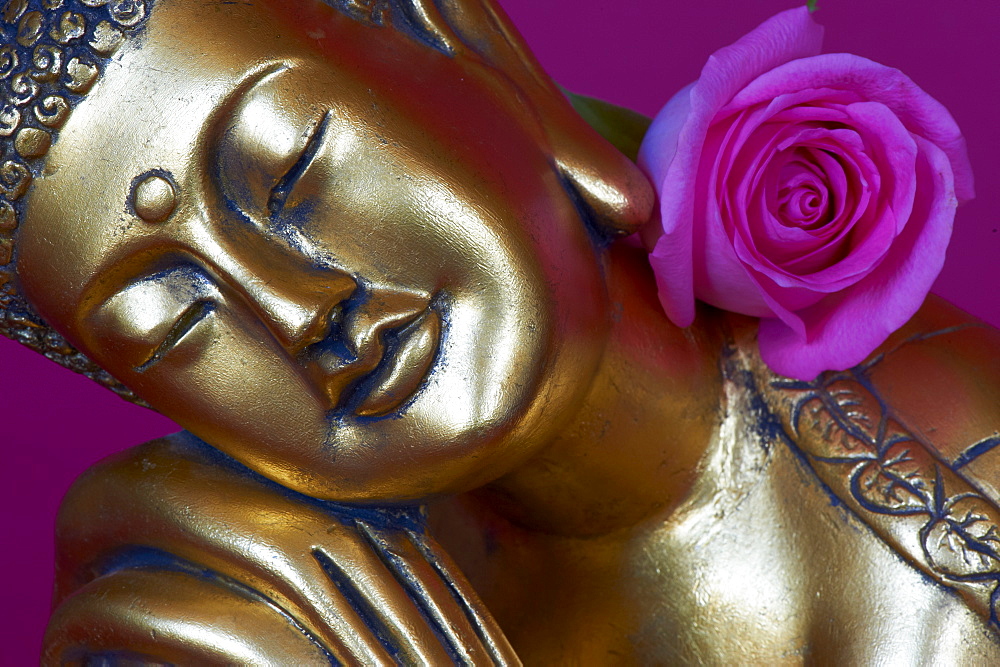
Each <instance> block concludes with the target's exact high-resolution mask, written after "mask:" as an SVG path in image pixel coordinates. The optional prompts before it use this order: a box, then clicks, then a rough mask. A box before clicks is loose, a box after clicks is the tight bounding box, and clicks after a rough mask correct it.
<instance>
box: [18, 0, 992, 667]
mask: <svg viewBox="0 0 1000 667" xmlns="http://www.w3.org/2000/svg"><path fill="white" fill-rule="evenodd" d="M0 20H2V21H3V27H4V30H5V31H6V32H5V33H4V34H5V35H15V37H13V38H12V41H11V43H10V44H9V45H8V46H5V47H3V49H2V50H0V64H3V63H7V65H8V66H9V67H8V68H7V70H6V73H4V72H0V75H2V76H4V77H10V78H9V79H8V81H7V84H5V85H6V88H5V89H4V91H5V92H4V94H5V96H6V97H5V104H6V106H5V107H4V108H3V109H2V110H0V122H3V123H4V124H5V125H4V127H5V128H6V129H5V131H4V132H5V133H0V134H2V140H3V141H4V150H5V153H4V155H5V158H4V159H5V161H4V163H3V164H2V165H0V180H2V192H0V195H2V201H0V234H2V236H0V249H2V250H3V253H4V255H3V256H2V257H0V283H2V285H3V289H4V292H3V295H2V298H3V300H2V302H0V305H2V307H3V310H2V313H3V314H2V317H0V330H2V331H3V332H4V333H5V334H7V335H9V336H11V337H13V338H15V339H18V340H20V341H21V342H24V343H26V344H28V345H31V346H33V347H35V348H36V349H39V350H40V351H42V352H43V353H45V354H46V355H47V356H49V357H50V358H53V359H55V360H56V361H60V362H62V363H64V364H65V365H68V366H70V367H72V368H74V369H76V370H79V371H81V372H85V373H87V374H89V375H90V376H92V377H93V378H94V379H96V380H98V381H101V382H103V383H105V384H107V385H108V386H110V387H112V388H114V389H116V390H117V391H119V393H121V394H122V395H124V396H125V397H127V398H130V399H132V400H136V401H139V402H143V403H146V404H148V405H149V406H151V407H153V408H155V409H156V410H158V411H160V412H161V413H163V414H164V415H167V416H169V417H170V418H172V419H174V420H175V421H177V422H178V423H179V424H181V425H182V426H183V427H184V428H185V429H186V432H184V433H180V434H177V435H174V436H170V437H167V438H164V439H161V440H157V441H154V442H150V443H147V444H145V445H141V446H139V447H136V448H134V449H132V450H130V451H127V452H124V453H123V454H121V455H118V456H115V457H112V458H111V459H108V460H107V461H105V462H103V463H101V464H100V465H98V466H96V467H95V468H94V469H93V470H91V471H90V472H89V473H88V474H87V475H85V476H84V477H83V478H81V480H80V481H79V482H78V483H77V484H76V485H75V487H74V488H73V490H71V492H70V494H69V495H68V496H67V498H66V500H65V502H64V506H63V509H62V511H61V514H60V519H59V525H58V529H57V541H58V563H57V582H56V592H55V612H54V614H53V618H52V621H51V624H50V627H49V630H48V633H47V637H46V653H45V656H44V661H45V662H46V664H61V663H70V664H76V663H79V664H91V663H95V664H117V663H123V664H132V663H135V662H139V663H154V664H162V663H181V664H190V663H197V664H202V663H228V664H231V663H241V664H242V663H246V664H329V663H335V664H341V663H343V664H354V663H363V664H394V663H404V664H411V663H415V664H438V663H451V662H459V663H471V664H491V663H495V664H516V663H518V662H519V661H524V662H525V663H528V664H551V663H568V664H590V663H596V664H603V663H641V664H646V663H672V662H682V663H733V662H744V663H745V662H761V663H781V662H785V663H795V662H802V661H805V660H809V661H821V662H823V661H829V662H851V663H853V662H876V661H885V660H888V659H890V658H891V659H893V660H894V661H900V662H934V661H948V662H968V663H987V662H994V661H996V660H998V659H1000V643H998V636H997V632H998V628H997V612H996V605H997V602H996V601H997V598H998V597H1000V588H998V585H1000V534H998V533H997V524H998V522H1000V510H998V505H997V502H998V499H1000V496H998V492H997V485H996V482H995V480H996V479H997V478H998V475H997V470H998V466H1000V462H998V461H997V460H996V457H997V456H1000V448H995V447H994V445H996V444H1000V438H998V436H997V430H998V428H1000V409H998V406H1000V354H998V350H1000V333H998V332H997V331H996V330H994V329H991V328H989V327H987V326H986V325H984V324H982V323H979V322H977V321H975V320H973V319H971V318H969V317H968V316H966V315H964V314H963V313H961V312H959V311H957V310H956V309H954V308H952V307H950V306H948V305H947V304H945V303H943V302H941V301H938V300H934V299H931V300H929V301H928V303H927V304H926V306H925V307H924V308H923V310H922V311H921V312H920V313H919V314H918V315H917V316H916V317H915V318H914V319H913V320H912V321H911V322H910V323H909V324H908V325H907V326H906V327H904V328H903V329H902V330H900V331H899V332H897V333H896V334H895V335H894V336H893V337H892V338H890V340H889V341H887V342H886V344H885V345H883V346H882V348H880V349H879V350H878V351H877V352H876V353H875V355H874V356H873V357H872V358H870V359H869V361H867V362H866V363H865V364H864V365H862V366H859V367H857V368H855V369H852V370H850V371H845V372H841V373H826V374H823V375H821V376H820V377H819V378H817V379H816V380H815V381H813V382H793V381H789V380H787V379H785V378H780V377H777V376H774V375H773V374H771V373H770V372H769V371H768V370H767V368H766V367H765V366H764V365H763V364H762V363H761V362H760V360H759V357H758V355H757V352H756V342H755V338H754V336H755V327H754V322H753V321H752V320H751V319H750V318H745V317H742V316H737V315H732V314H726V313H722V312H719V311H716V310H713V309H711V308H708V307H704V308H703V309H702V311H700V313H699V316H698V318H697V320H696V323H695V324H694V326H692V327H691V328H689V329H686V330H681V329H678V328H676V327H674V326H672V325H671V324H670V323H669V321H668V320H667V319H666V316H665V315H664V314H663V313H662V311H661V309H660V306H659V304H658V302H657V299H656V294H655V285H654V281H653V279H652V274H651V273H650V270H649V268H648V266H647V264H646V263H645V260H644V257H643V254H644V253H643V251H642V250H641V249H638V248H635V247H633V246H631V245H629V244H627V243H621V242H614V239H615V238H617V237H620V236H622V235H626V234H629V233H631V232H633V231H635V230H636V229H637V228H638V227H639V226H640V225H641V224H642V223H644V222H645V221H646V220H647V218H648V217H649V215H650V211H651V208H652V204H653V194H652V192H651V190H650V186H649V185H648V183H647V181H646V179H645V177H644V176H643V175H642V174H641V173H640V172H639V171H638V170H637V168H636V167H635V166H634V164H632V162H631V161H630V160H629V159H628V158H627V157H626V156H625V155H623V154H622V153H620V152H619V151H618V150H617V149H616V148H614V147H613V146H612V145H611V144H610V143H608V142H607V141H606V140H605V139H603V138H602V137H601V136H600V135H599V134H598V133H597V132H595V131H594V130H593V129H592V128H591V127H589V126H588V125H587V124H586V123H585V122H584V121H583V120H582V119H581V117H580V116H579V115H577V113H576V112H575V111H574V109H573V107H572V106H571V105H570V102H569V101H568V100H567V98H566V97H565V96H564V95H563V94H562V93H561V92H560V91H559V89H558V88H557V87H556V86H555V85H554V84H553V83H552V82H551V81H550V80H549V79H548V78H547V77H546V76H545V74H544V73H543V72H541V71H540V69H539V67H538V65H537V63H536V62H535V61H534V60H533V58H532V57H531V55H530V53H529V52H528V51H527V49H526V47H525V46H524V44H523V43H522V42H521V41H520V39H519V37H518V35H517V33H516V31H515V29H514V28H513V26H511V25H510V24H509V22H508V21H507V19H506V18H505V16H504V15H503V13H502V11H501V10H500V9H499V8H498V7H497V6H496V4H495V3H494V2H493V1H492V0H443V1H431V0H327V1H325V2H324V1H321V0H258V1H257V2H252V3H250V2H238V3H237V2H220V3H208V4H206V3H204V2H195V1H193V0H157V1H156V2H155V3H153V2H145V1H144V0H112V1H111V2H107V0H8V1H7V2H6V4H5V5H4V6H3V9H2V10H0ZM4 58H6V60H4ZM591 111H592V112H593V113H595V114H597V115H598V116H599V115H600V114H611V113H614V112H613V110H609V109H605V108H603V107H600V106H597V107H594V108H593V109H591ZM928 379H933V386H932V385H930V384H929V383H928ZM102 661H103V662H102Z"/></svg>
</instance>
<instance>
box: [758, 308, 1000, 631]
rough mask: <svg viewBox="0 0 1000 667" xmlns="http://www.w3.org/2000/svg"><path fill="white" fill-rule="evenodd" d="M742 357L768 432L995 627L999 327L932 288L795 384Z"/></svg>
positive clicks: (998, 600)
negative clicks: (881, 335)
mask: <svg viewBox="0 0 1000 667" xmlns="http://www.w3.org/2000/svg"><path fill="white" fill-rule="evenodd" d="M750 363H751V365H752V366H755V368H754V371H755V372H754V377H755V378H756V384H757V386H758V387H759V388H760V395H761V397H762V398H763V401H764V403H763V404H762V406H761V408H762V409H761V414H762V415H764V419H765V422H764V424H765V426H766V427H768V428H769V429H770V431H768V432H770V433H773V435H774V436H775V437H777V438H780V439H782V440H784V441H785V442H786V443H788V444H789V446H791V447H792V449H793V450H794V451H795V452H796V453H797V454H798V455H799V458H800V460H801V461H802V463H803V464H804V465H806V466H807V467H808V468H809V469H811V471H812V472H813V473H814V474H815V475H816V476H817V477H818V479H819V480H820V481H821V482H822V483H823V486H824V487H825V488H826V490H827V492H828V493H830V494H831V495H832V496H834V497H835V498H836V500H837V503H838V504H841V505H843V506H844V507H846V508H847V509H849V510H851V511H852V512H853V513H854V514H855V515H856V516H857V517H858V518H860V519H861V520H862V521H863V522H865V523H866V524H868V526H869V527H870V528H872V530H873V531H874V533H875V534H876V535H878V536H879V537H880V538H881V539H882V540H883V541H884V542H885V543H886V544H887V545H888V546H889V547H890V548H892V549H893V550H894V551H895V552H896V553H897V554H899V555H900V556H902V557H903V558H904V559H905V560H906V561H909V562H910V563H911V564H912V565H913V566H915V567H916V568H917V569H919V570H921V571H923V572H924V573H925V574H926V575H928V576H929V577H930V578H931V579H933V580H935V581H937V582H938V583H940V584H941V585H943V586H945V587H947V588H951V589H952V590H954V591H955V592H956V593H958V594H959V595H960V596H961V597H962V598H964V599H965V601H966V602H967V603H968V604H969V605H970V607H972V608H973V609H975V610H976V611H978V612H979V613H980V614H981V615H982V616H983V617H984V618H985V619H987V620H988V622H989V623H991V625H992V626H993V628H994V630H998V629H1000V628H998V626H997V624H996V619H997V618H998V616H997V614H998V611H1000V610H998V604H1000V331H997V330H996V329H994V328H992V327H990V326H988V325H987V324H985V323H983V322H981V321H979V320H976V319H975V318H973V317H971V316H969V315H968V314H966V313H963V312H962V311H960V310H958V309H957V308H955V307H953V306H951V305H949V304H947V303H946V302H944V301H942V300H941V299H937V298H933V297H932V298H930V299H928V301H927V303H926V304H925V305H924V307H923V308H922V309H921V310H920V312H919V313H917V315H915V316H914V317H913V318H912V319H911V320H910V322H909V323H907V325H906V326H905V327H903V328H902V329H901V330H900V331H898V332H896V333H895V334H894V335H893V336H892V337H891V338H890V339H889V340H888V341H886V343H885V344H884V345H882V346H881V347H880V348H879V350H877V351H876V353H875V354H874V355H873V356H872V357H871V358H869V359H868V360H867V361H866V362H864V363H862V364H860V365H859V366H856V367H854V368H851V369H848V370H846V371H838V372H827V373H822V374H821V375H820V376H819V377H817V378H816V379H814V380H812V381H809V382H804V381H797V380H790V379H787V378H781V377H776V376H774V375H773V374H770V373H769V372H768V371H767V369H766V368H764V367H763V366H762V365H761V364H760V362H759V360H756V359H753V360H751V362H750Z"/></svg>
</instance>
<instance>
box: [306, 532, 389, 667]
mask: <svg viewBox="0 0 1000 667" xmlns="http://www.w3.org/2000/svg"><path fill="white" fill-rule="evenodd" d="M312 555H313V558H315V559H316V562H317V563H319V566H320V567H321V568H322V569H323V571H324V572H326V575H327V576H328V577H330V581H331V582H333V585H334V586H335V587H336V588H337V590H338V591H340V594H341V595H343V596H344V599H345V600H347V603H348V604H349V605H350V606H351V609H353V610H354V611H355V612H357V614H358V617H359V618H360V619H361V622H362V623H364V624H365V626H366V627H367V628H368V630H369V631H371V633H372V634H373V635H375V638H376V639H378V642H379V643H380V644H381V645H382V648H384V649H385V650H386V652H387V653H388V654H389V655H390V656H392V659H393V661H394V662H396V663H397V664H402V662H401V660H400V655H399V654H400V650H399V647H398V646H397V645H396V644H395V643H394V638H393V636H392V633H391V632H390V630H389V627H388V626H387V625H386V624H385V621H383V620H382V618H381V617H380V616H379V614H378V611H377V610H376V609H375V607H374V606H373V605H372V603H371V602H369V600H368V599H367V598H366V597H365V596H364V595H362V593H361V591H360V590H358V587H357V586H355V585H354V582H353V581H351V579H350V577H348V576H347V575H346V574H345V573H344V571H343V570H342V569H340V566H339V565H337V563H335V562H334V560H333V559H332V558H330V557H329V556H328V555H326V554H325V553H324V552H323V551H321V550H320V549H313V552H312Z"/></svg>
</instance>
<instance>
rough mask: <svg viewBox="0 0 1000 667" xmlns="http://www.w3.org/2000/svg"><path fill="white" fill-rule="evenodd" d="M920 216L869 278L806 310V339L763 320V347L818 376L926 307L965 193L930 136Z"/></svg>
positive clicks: (917, 205)
mask: <svg viewBox="0 0 1000 667" xmlns="http://www.w3.org/2000/svg"><path fill="white" fill-rule="evenodd" d="M914 139H915V141H916V144H917V148H918V157H917V164H916V169H917V189H916V200H915V202H914V207H913V216H912V218H911V220H910V221H909V223H908V224H907V225H906V227H905V228H904V230H903V232H902V233H901V234H900V235H899V237H897V239H896V242H895V244H894V245H893V247H892V249H891V250H890V252H889V254H888V255H887V256H886V258H885V259H884V260H883V261H882V263H881V264H880V265H879V266H878V267H877V268H876V269H875V270H874V271H872V273H871V274H870V275H869V276H868V277H867V278H865V279H864V280H863V281H861V282H860V283H858V284H857V285H855V286H854V287H852V288H850V289H847V290H845V291H843V292H841V293H839V294H836V295H832V296H830V297H828V298H827V299H824V300H823V301H821V302H819V303H817V304H816V305H814V306H812V307H811V308H807V309H805V310H803V311H801V312H800V313H799V314H800V315H801V316H802V318H803V321H804V322H805V323H806V327H807V328H808V329H809V330H810V331H811V332H812V333H813V335H812V336H811V338H810V339H809V340H806V339H803V338H802V337H801V336H800V335H798V334H797V333H796V331H795V330H793V329H792V328H791V327H789V326H787V325H786V324H784V323H782V322H781V321H780V320H777V319H774V318H766V319H762V320H761V323H760V334H759V343H760V353H761V357H762V358H763V359H764V361H765V362H766V363H767V364H768V365H769V366H770V367H771V368H772V369H773V370H774V371H775V372H777V373H779V374H781V375H786V376H788V377H793V378H798V379H801V380H811V379H812V378H814V377H816V375H818V374H819V373H821V372H822V371H824V370H844V369H846V368H849V367H851V366H855V365H857V364H859V363H861V362H862V361H864V359H865V358H866V357H867V356H868V355H869V354H871V353H872V351H874V350H875V348H876V347H878V346H879V345H881V344H882V343H883V342H884V341H885V339H886V338H888V337H889V335H890V334H891V333H892V332H894V331H895V330H896V329H898V328H899V327H901V326H902V325H903V324H905V323H906V321H907V320H909V319H910V318H911V317H912V316H913V315H914V313H916V312H917V310H918V309H919V308H920V305H921V304H922V303H923V301H924V298H925V297H926V296H927V293H928V292H929V291H930V287H931V285H932V284H933V283H934V280H935V278H937V275H938V273H940V271H941V267H942V266H943V265H944V257H945V250H946V248H947V246H948V240H949V239H950V237H951V229H952V223H953V221H954V217H955V207H956V206H957V203H958V202H957V198H956V195H955V189H954V175H953V174H952V171H951V161H950V158H949V156H948V155H947V154H946V153H945V152H944V151H943V150H942V149H940V148H938V147H937V146H935V145H934V144H933V143H931V142H929V141H928V140H926V139H924V138H922V137H915V138H914Z"/></svg>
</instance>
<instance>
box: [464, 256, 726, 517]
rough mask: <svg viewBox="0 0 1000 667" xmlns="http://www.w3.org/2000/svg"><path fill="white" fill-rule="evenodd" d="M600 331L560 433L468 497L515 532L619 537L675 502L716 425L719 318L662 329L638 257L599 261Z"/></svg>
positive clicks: (710, 315) (722, 324)
mask: <svg viewBox="0 0 1000 667" xmlns="http://www.w3.org/2000/svg"><path fill="white" fill-rule="evenodd" d="M607 262H608V265H607V272H608V283H609V285H608V289H609V294H610V301H611V304H612V312H611V314H610V316H611V317H612V327H611V334H610V337H609V342H608V346H607V348H606V352H605V354H604V357H603V359H602V361H601V365H600V367H599V369H598V371H597V373H596V375H595V378H594V381H593V383H592V385H591V390H590V392H589V394H588V395H587V397H586V399H585V400H584V401H583V403H582V405H581V409H580V410H579V411H578V413H577V415H576V417H575V418H574V419H572V420H570V422H569V423H568V425H567V427H566V428H565V429H564V431H563V432H562V433H561V434H560V435H559V436H558V437H557V438H556V439H555V440H554V441H553V442H552V443H551V445H550V446H548V447H546V448H545V449H543V450H542V451H541V452H540V453H539V454H538V455H537V456H536V457H534V458H533V459H531V460H529V461H528V462H527V463H526V464H525V465H523V466H522V467H520V468H518V469H517V470H515V471H514V472H512V473H510V474H509V475H507V476H506V477H504V478H502V479H500V480H498V481H497V482H496V483H494V484H492V485H490V486H489V487H487V488H486V489H484V490H482V491H479V492H477V493H479V494H481V495H482V496H483V500H485V501H486V502H488V503H489V504H490V505H491V506H492V507H494V508H496V509H498V510H499V511H500V512H501V513H503V514H505V515H507V516H508V517H509V518H510V519H512V520H513V521H515V522H517V523H520V524H523V525H525V526H526V527H531V528H536V529H538V530H543V531H546V532H553V533H559V534H568V535H581V536H583V535H597V534H605V533H608V532H611V531H615V530H619V529H623V528H627V527H630V526H633V525H635V524H636V523H637V522H639V521H642V520H643V519H645V518H647V517H649V516H650V515H652V514H653V513H658V512H662V511H669V510H670V509H671V508H673V507H676V506H677V505H678V504H679V503H680V502H681V501H682V500H683V498H684V496H685V494H686V492H687V491H688V490H689V488H690V486H691V484H692V482H693V481H694V479H695V472H696V468H697V464H698V462H699V460H700V459H701V457H702V455H703V454H704V452H705V449H706V447H707V446H708V444H709V442H710V441H711V438H712V437H713V435H714V433H715V432H716V430H717V428H718V424H719V414H720V406H721V395H722V381H721V375H720V371H719V354H720V351H721V349H722V345H723V340H724V336H725V334H724V331H725V329H727V328H728V327H727V320H725V319H724V317H725V316H724V315H722V314H720V313H718V312H717V311H711V310H709V309H705V312H701V313H700V314H699V316H698V319H697V321H696V323H695V325H693V326H692V327H690V328H688V329H685V330H681V329H678V328H677V327H676V326H674V325H673V324H671V323H670V321H669V320H667V318H666V316H665V315H664V314H663V311H662V309H661V307H660V305H659V302H658V300H657V296H656V287H655V283H654V280H653V276H652V273H651V271H650V270H649V267H648V264H647V263H646V260H645V256H644V251H642V250H640V249H635V248H630V247H628V246H627V245H625V244H618V245H616V246H614V247H612V248H611V249H610V250H609V252H608V256H607Z"/></svg>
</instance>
